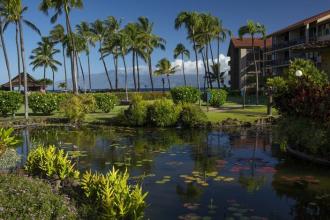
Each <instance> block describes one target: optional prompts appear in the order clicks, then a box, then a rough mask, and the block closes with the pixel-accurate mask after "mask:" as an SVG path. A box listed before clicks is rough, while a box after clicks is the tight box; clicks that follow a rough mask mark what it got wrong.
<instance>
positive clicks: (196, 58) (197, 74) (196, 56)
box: [193, 33, 201, 103]
mask: <svg viewBox="0 0 330 220" xmlns="http://www.w3.org/2000/svg"><path fill="white" fill-rule="evenodd" d="M193 36H194V33H193ZM193 44H194V52H195V60H196V61H195V62H196V76H197V88H198V90H199V91H200V90H201V88H200V85H199V72H198V54H197V48H196V42H195V38H194V37H193ZM199 103H200V100H199Z"/></svg>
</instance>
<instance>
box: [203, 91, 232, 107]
mask: <svg viewBox="0 0 330 220" xmlns="http://www.w3.org/2000/svg"><path fill="white" fill-rule="evenodd" d="M208 92H209V93H210V95H211V98H210V100H209V103H210V105H211V106H213V107H221V106H222V105H223V104H225V103H226V100H227V94H228V93H227V92H226V91H225V90H223V89H210V90H208Z"/></svg>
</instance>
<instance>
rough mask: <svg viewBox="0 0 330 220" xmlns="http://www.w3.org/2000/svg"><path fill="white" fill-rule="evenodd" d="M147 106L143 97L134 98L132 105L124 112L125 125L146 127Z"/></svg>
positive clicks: (136, 96)
mask: <svg viewBox="0 0 330 220" xmlns="http://www.w3.org/2000/svg"><path fill="white" fill-rule="evenodd" d="M147 106H148V105H147V103H146V102H145V101H143V99H142V96H141V95H135V96H133V98H132V103H131V105H130V106H129V108H128V109H127V110H126V111H125V112H124V118H123V119H124V120H125V122H124V124H129V125H133V126H143V125H145V124H146V122H147V111H148V109H147Z"/></svg>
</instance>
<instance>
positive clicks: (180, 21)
mask: <svg viewBox="0 0 330 220" xmlns="http://www.w3.org/2000/svg"><path fill="white" fill-rule="evenodd" d="M200 24H201V17H200V15H199V14H198V13H197V12H181V13H179V14H178V16H177V17H176V19H175V29H179V28H180V27H181V26H182V25H184V26H185V28H186V29H187V32H188V38H189V39H191V41H192V43H193V49H194V52H195V62H196V76H197V87H198V89H199V90H200V84H199V71H198V52H197V47H196V46H197V45H196V34H197V33H196V31H197V29H198V28H199V27H200Z"/></svg>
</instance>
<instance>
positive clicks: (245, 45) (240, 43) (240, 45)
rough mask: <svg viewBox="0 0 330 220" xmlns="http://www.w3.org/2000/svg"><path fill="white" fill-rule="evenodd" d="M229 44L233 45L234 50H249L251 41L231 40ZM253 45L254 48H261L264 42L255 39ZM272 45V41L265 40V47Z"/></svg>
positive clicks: (247, 39)
mask: <svg viewBox="0 0 330 220" xmlns="http://www.w3.org/2000/svg"><path fill="white" fill-rule="evenodd" d="M231 43H232V44H233V45H234V47H235V48H250V47H252V39H251V38H242V39H240V38H232V39H231ZM254 45H255V46H256V47H260V48H263V47H264V40H263V39H259V38H258V39H255V40H254ZM271 45H272V39H271V38H268V39H267V40H266V47H270V46H271Z"/></svg>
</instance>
